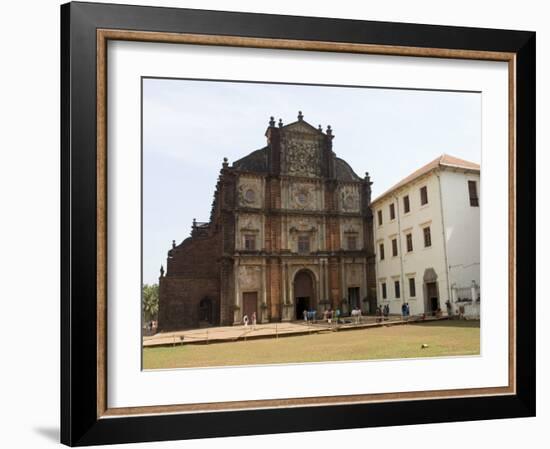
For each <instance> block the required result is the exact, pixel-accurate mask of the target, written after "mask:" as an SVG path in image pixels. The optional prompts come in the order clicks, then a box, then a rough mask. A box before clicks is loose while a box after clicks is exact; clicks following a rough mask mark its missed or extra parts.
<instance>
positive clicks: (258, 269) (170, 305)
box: [158, 112, 376, 331]
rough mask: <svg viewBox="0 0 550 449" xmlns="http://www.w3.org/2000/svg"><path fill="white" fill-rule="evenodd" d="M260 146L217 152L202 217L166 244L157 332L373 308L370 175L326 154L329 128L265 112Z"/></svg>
mask: <svg viewBox="0 0 550 449" xmlns="http://www.w3.org/2000/svg"><path fill="white" fill-rule="evenodd" d="M265 136H266V139H267V145H266V146H265V147H264V148H261V149H259V150H256V151H254V152H252V153H250V154H248V155H247V156H245V157H243V158H242V159H240V160H237V161H235V162H233V164H232V165H231V166H230V165H229V163H228V162H227V160H225V159H224V162H223V165H222V169H221V170H220V175H219V177H218V182H217V185H216V189H215V193H214V201H213V204H212V211H211V216H210V220H209V221H208V222H204V223H200V222H196V221H194V222H193V225H192V231H191V236H190V237H188V238H187V239H185V240H183V242H181V243H180V244H176V242H173V244H172V248H171V249H170V250H169V251H168V258H167V267H166V272H164V270H161V276H160V279H159V295H160V298H159V299H160V303H159V323H158V325H159V330H160V331H166V330H174V329H184V328H193V327H201V326H209V325H231V324H240V323H242V319H243V316H244V315H247V316H248V317H251V316H252V314H253V313H256V316H257V320H258V322H273V321H291V320H296V319H301V318H302V316H303V311H304V310H316V311H317V313H319V314H321V313H322V312H323V311H324V310H326V309H329V308H332V309H333V310H335V309H337V308H339V309H341V310H342V311H343V312H344V314H345V313H347V312H349V311H350V310H352V309H353V308H355V307H359V308H361V309H362V310H363V312H368V311H369V307H370V308H371V310H372V309H373V308H374V307H376V276H375V272H374V270H375V266H374V264H375V257H374V249H373V242H374V239H373V223H372V213H371V208H370V201H371V184H372V183H371V181H370V177H369V175H368V173H367V174H366V175H365V177H359V176H358V175H357V174H356V173H355V172H354V171H353V169H352V168H351V167H350V166H349V165H348V164H347V163H346V162H345V161H344V160H342V159H340V158H338V157H337V156H336V154H335V153H334V151H333V149H332V146H333V139H334V137H335V136H334V134H333V132H332V130H331V128H330V126H328V127H327V128H326V130H324V131H323V130H322V128H321V126H319V127H318V128H315V127H313V126H311V125H310V124H309V123H307V122H306V121H305V120H304V117H303V115H302V114H301V112H300V113H299V115H298V120H297V121H295V122H293V123H290V124H287V125H283V123H282V121H281V120H279V123H278V124H276V123H275V121H274V119H273V118H271V120H270V122H269V126H268V128H267V130H266V133H265Z"/></svg>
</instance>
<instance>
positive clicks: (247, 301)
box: [243, 292, 258, 323]
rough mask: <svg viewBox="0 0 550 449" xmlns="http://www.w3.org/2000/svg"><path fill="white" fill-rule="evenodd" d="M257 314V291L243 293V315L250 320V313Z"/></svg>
mask: <svg viewBox="0 0 550 449" xmlns="http://www.w3.org/2000/svg"><path fill="white" fill-rule="evenodd" d="M253 313H256V316H258V292H244V293H243V317H244V316H245V315H247V316H248V322H249V323H251V322H252V314H253Z"/></svg>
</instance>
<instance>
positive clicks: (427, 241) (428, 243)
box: [424, 226, 432, 248]
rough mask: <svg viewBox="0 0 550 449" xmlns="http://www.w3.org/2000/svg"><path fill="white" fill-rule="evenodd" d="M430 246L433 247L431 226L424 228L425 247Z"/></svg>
mask: <svg viewBox="0 0 550 449" xmlns="http://www.w3.org/2000/svg"><path fill="white" fill-rule="evenodd" d="M428 246H432V234H431V232H430V227H429V226H428V227H426V228H424V247H426V248H427V247H428Z"/></svg>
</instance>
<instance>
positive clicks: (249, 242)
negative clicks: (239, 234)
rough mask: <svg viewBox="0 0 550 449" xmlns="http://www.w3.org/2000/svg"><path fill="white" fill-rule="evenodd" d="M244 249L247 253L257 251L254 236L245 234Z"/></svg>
mask: <svg viewBox="0 0 550 449" xmlns="http://www.w3.org/2000/svg"><path fill="white" fill-rule="evenodd" d="M244 249H246V250H247V251H255V250H256V236H255V235H253V234H245V236H244Z"/></svg>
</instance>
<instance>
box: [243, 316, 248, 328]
mask: <svg viewBox="0 0 550 449" xmlns="http://www.w3.org/2000/svg"><path fill="white" fill-rule="evenodd" d="M243 323H244V327H248V315H245V316H243Z"/></svg>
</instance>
